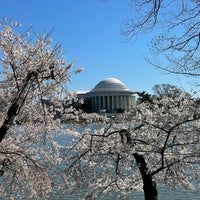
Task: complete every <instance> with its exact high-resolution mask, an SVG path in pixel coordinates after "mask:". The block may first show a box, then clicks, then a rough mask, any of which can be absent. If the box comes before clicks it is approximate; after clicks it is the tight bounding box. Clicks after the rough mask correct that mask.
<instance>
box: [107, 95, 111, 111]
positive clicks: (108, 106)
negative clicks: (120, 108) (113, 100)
mask: <svg viewBox="0 0 200 200" xmlns="http://www.w3.org/2000/svg"><path fill="white" fill-rule="evenodd" d="M107 110H109V111H110V110H111V109H110V96H107Z"/></svg>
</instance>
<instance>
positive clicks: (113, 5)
mask: <svg viewBox="0 0 200 200" xmlns="http://www.w3.org/2000/svg"><path fill="white" fill-rule="evenodd" d="M129 14H130V13H129V8H128V0H108V1H106V2H104V3H103V2H102V0H0V18H3V17H8V18H9V17H14V20H16V21H20V22H21V23H22V25H23V27H27V26H28V25H29V24H32V25H33V27H34V29H35V30H36V31H38V32H39V31H43V30H45V29H46V30H51V29H52V28H55V30H54V32H53V35H52V38H53V40H54V41H55V42H59V43H61V44H62V49H63V50H64V51H65V55H66V58H67V60H68V62H72V61H75V64H74V67H78V66H82V67H84V69H85V70H84V71H83V72H82V73H80V74H77V75H75V76H73V77H72V82H71V83H70V84H69V85H68V88H69V90H72V91H79V90H81V91H83V90H90V89H92V88H93V87H94V86H95V85H96V84H97V83H98V82H99V81H101V80H102V79H104V78H109V77H113V78H117V79H120V80H121V81H122V82H123V83H124V84H125V85H126V86H127V87H128V88H129V89H131V90H134V91H147V92H151V88H152V87H153V86H154V85H155V84H162V83H170V84H172V85H177V86H178V87H183V89H186V90H189V87H190V86H189V85H188V82H189V80H188V79H185V78H183V77H182V76H179V77H177V76H176V75H166V74H163V73H161V71H159V70H158V69H154V67H153V66H151V65H150V64H148V63H147V62H146V61H145V59H144V57H145V56H149V46H148V44H149V42H150V39H151V36H152V35H142V36H141V37H139V38H138V39H137V40H136V41H135V42H133V43H126V42H125V37H124V36H123V35H121V33H120V28H121V27H123V23H122V22H123V20H124V19H125V18H127V17H128V16H129Z"/></svg>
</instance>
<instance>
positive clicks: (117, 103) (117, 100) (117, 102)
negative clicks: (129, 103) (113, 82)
mask: <svg viewBox="0 0 200 200" xmlns="http://www.w3.org/2000/svg"><path fill="white" fill-rule="evenodd" d="M118 98H119V96H117V95H116V108H117V109H118V108H119V99H118Z"/></svg>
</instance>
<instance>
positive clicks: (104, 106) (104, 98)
mask: <svg viewBox="0 0 200 200" xmlns="http://www.w3.org/2000/svg"><path fill="white" fill-rule="evenodd" d="M105 103H106V97H105V96H103V109H105V108H106V104H105Z"/></svg>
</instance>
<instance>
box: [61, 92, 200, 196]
mask: <svg viewBox="0 0 200 200" xmlns="http://www.w3.org/2000/svg"><path fill="white" fill-rule="evenodd" d="M136 109H137V112H136V113H137V114H136V116H132V115H131V116H130V115H129V118H128V119H125V117H127V116H126V114H123V115H122V114H121V115H120V116H121V118H120V119H119V120H118V122H112V123H110V124H109V125H108V124H107V125H106V127H105V126H102V128H100V127H99V129H97V128H95V127H93V128H92V129H91V130H89V129H86V130H85V131H84V132H83V133H80V134H79V133H76V134H74V137H75V138H76V139H75V140H73V141H72V143H71V147H70V148H67V149H66V151H65V157H64V159H65V160H66V174H65V180H66V181H65V183H66V185H67V186H68V185H70V184H71V185H73V186H76V187H78V188H89V193H88V195H87V196H86V197H85V199H95V197H96V196H98V195H103V194H105V193H108V192H113V191H117V192H120V193H124V194H127V193H128V192H131V191H133V190H142V189H143V191H144V196H145V200H156V199H158V191H157V187H156V184H159V185H161V184H163V185H166V186H169V187H172V188H177V187H182V188H189V189H193V188H195V186H197V185H195V183H198V182H199V178H200V176H199V175H200V174H199V172H200V153H199V152H200V146H199V144H200V143H199V142H200V135H199V131H200V125H199V119H200V115H199V111H200V107H199V104H198V103H197V101H196V100H195V99H192V98H191V97H189V96H188V95H185V96H184V95H181V96H176V97H170V96H163V97H162V98H159V99H155V100H154V101H153V103H151V102H148V101H146V102H143V103H141V104H138V106H137V108H136ZM123 117H124V118H123ZM94 130H95V131H94ZM68 161H70V162H68Z"/></svg>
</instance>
